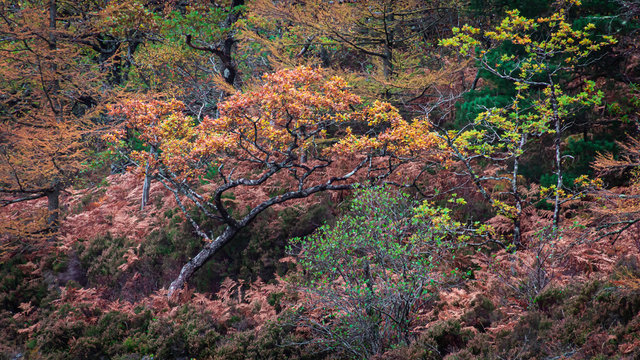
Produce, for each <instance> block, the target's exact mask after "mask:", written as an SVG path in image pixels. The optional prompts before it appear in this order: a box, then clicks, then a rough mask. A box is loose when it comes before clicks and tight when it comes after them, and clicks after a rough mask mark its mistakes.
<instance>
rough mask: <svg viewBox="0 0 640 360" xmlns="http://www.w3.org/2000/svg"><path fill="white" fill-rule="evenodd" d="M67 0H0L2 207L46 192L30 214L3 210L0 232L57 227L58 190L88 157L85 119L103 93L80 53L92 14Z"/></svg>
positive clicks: (96, 67) (21, 232)
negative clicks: (87, 16)
mask: <svg viewBox="0 0 640 360" xmlns="http://www.w3.org/2000/svg"><path fill="white" fill-rule="evenodd" d="M66 5H67V4H63V3H61V2H58V1H55V0H51V1H48V2H45V3H44V4H43V3H42V2H29V1H25V2H20V3H14V2H2V3H0V53H1V54H2V55H1V56H0V195H2V198H0V206H3V207H4V206H7V205H10V204H15V203H18V202H22V201H27V200H34V199H38V198H45V197H46V198H47V199H48V211H44V209H43V211H42V214H37V216H33V217H31V218H30V219H24V218H23V217H24V216H25V214H16V213H15V212H13V211H11V212H9V211H5V212H4V213H3V215H5V216H3V220H1V221H0V223H1V224H2V229H1V230H0V233H2V234H15V235H27V234H29V236H31V235H34V234H37V233H40V234H47V235H46V236H49V234H50V231H47V230H55V229H56V227H57V224H58V212H59V209H58V207H59V195H60V191H61V190H62V189H64V187H65V186H67V185H69V183H70V182H71V181H72V180H73V179H74V178H75V177H76V175H77V173H78V171H79V170H80V169H81V168H82V163H83V162H84V161H85V160H86V152H85V151H84V150H85V149H86V147H85V145H86V139H87V137H86V129H87V126H89V125H90V124H91V122H90V121H87V119H88V118H89V117H90V116H91V115H92V114H93V112H94V111H95V110H96V109H97V107H96V105H97V104H98V102H99V99H100V98H101V97H102V96H103V95H104V94H105V93H106V91H105V89H99V88H98V87H97V86H98V84H100V80H101V79H102V74H101V73H102V72H101V71H100V70H99V65H98V64H96V63H94V62H91V61H89V58H88V57H84V56H83V55H85V54H86V53H87V52H86V51H87V49H88V47H87V45H85V44H84V41H85V40H86V39H88V38H90V36H91V34H92V29H91V25H90V21H89V20H86V19H85V17H82V16H80V15H81V14H79V13H74V11H75V10H70V9H69V7H67V6H66ZM74 9H75V8H74ZM31 212H32V213H33V211H31ZM32 215H35V214H32ZM14 220H15V221H14ZM17 220H19V221H17Z"/></svg>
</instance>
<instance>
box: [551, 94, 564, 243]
mask: <svg viewBox="0 0 640 360" xmlns="http://www.w3.org/2000/svg"><path fill="white" fill-rule="evenodd" d="M551 107H552V110H553V123H554V127H555V132H556V133H555V136H554V138H553V147H554V150H555V165H556V175H557V176H558V181H557V183H556V193H555V199H554V204H553V234H554V236H555V235H556V234H557V232H558V225H559V224H560V190H561V189H562V154H561V153H560V146H561V143H562V123H561V119H560V115H559V112H558V107H559V105H558V99H557V98H556V91H555V87H554V85H553V84H552V85H551Z"/></svg>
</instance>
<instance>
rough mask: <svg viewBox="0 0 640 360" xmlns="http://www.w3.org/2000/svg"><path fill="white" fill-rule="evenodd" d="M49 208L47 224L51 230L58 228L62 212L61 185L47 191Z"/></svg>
mask: <svg viewBox="0 0 640 360" xmlns="http://www.w3.org/2000/svg"><path fill="white" fill-rule="evenodd" d="M47 210H49V215H48V216H47V226H48V227H49V229H50V230H52V231H55V230H57V229H58V218H59V213H60V187H59V186H58V185H56V186H54V187H53V189H51V191H49V192H48V193H47Z"/></svg>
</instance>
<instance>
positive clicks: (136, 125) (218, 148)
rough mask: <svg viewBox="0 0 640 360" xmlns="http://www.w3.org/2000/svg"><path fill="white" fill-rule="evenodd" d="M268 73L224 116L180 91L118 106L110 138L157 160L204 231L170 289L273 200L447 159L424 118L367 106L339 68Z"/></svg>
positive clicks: (162, 176) (160, 175)
mask: <svg viewBox="0 0 640 360" xmlns="http://www.w3.org/2000/svg"><path fill="white" fill-rule="evenodd" d="M263 80H264V82H263V84H262V85H260V86H258V87H256V88H254V89H252V90H249V91H246V92H244V93H237V94H235V95H233V96H231V97H229V98H227V100H226V101H224V102H223V103H221V104H220V105H219V108H220V116H219V117H217V118H211V117H204V118H203V119H202V120H201V121H200V122H196V120H195V119H194V118H192V117H190V116H186V115H185V112H184V109H185V108H184V105H183V104H182V103H181V102H178V101H175V100H169V101H157V100H156V101H148V102H144V101H131V102H128V103H125V104H123V105H121V106H119V107H117V108H115V109H114V111H113V113H114V114H116V115H121V116H123V117H124V119H125V121H124V122H123V123H122V128H121V129H120V130H119V131H117V132H114V133H113V134H112V135H111V136H110V138H109V140H110V141H111V142H112V143H113V144H114V145H116V147H119V148H120V150H121V151H122V152H123V153H124V154H125V155H127V156H129V157H130V158H131V159H132V160H133V161H134V162H135V163H137V165H138V167H145V166H146V164H149V165H150V166H149V167H148V168H147V169H148V170H147V173H151V174H153V176H154V178H155V179H157V180H158V181H160V182H162V183H163V184H164V185H165V186H166V187H167V188H168V189H169V190H170V191H171V192H173V194H174V196H175V199H176V201H177V203H178V204H179V206H180V208H181V209H182V211H183V213H184V215H185V217H186V218H187V219H188V221H189V222H190V223H191V225H192V226H193V228H194V230H195V232H196V233H197V234H198V235H199V236H201V237H202V238H203V239H204V240H205V241H206V243H205V245H204V246H203V247H202V249H201V250H200V252H199V253H198V254H197V255H196V256H194V257H193V258H192V259H191V260H189V261H188V262H187V263H186V264H185V265H184V266H183V267H182V270H181V271H180V274H179V275H178V277H177V278H176V279H175V280H174V281H173V282H172V283H171V285H170V287H169V293H170V294H172V293H174V292H175V291H176V290H178V289H180V288H182V287H183V285H184V284H185V282H186V281H187V280H188V279H189V277H190V276H191V275H192V274H193V273H194V272H195V271H196V270H197V269H198V268H199V267H201V266H202V265H203V264H204V263H205V262H206V261H207V260H208V259H209V258H210V257H211V256H212V255H213V254H214V253H216V251H218V250H219V249H220V248H221V247H222V246H224V245H225V244H227V243H228V242H230V241H232V239H233V238H234V236H235V235H236V234H237V233H238V232H239V231H240V230H241V229H242V228H244V227H246V226H247V225H248V224H249V223H250V222H251V221H252V220H253V219H255V218H256V216H258V215H259V214H260V213H261V212H263V211H265V210H266V209H268V208H270V207H273V206H278V205H280V204H283V203H286V202H290V201H292V200H294V199H301V198H306V197H309V196H312V195H313V194H316V193H319V192H322V191H335V190H347V189H351V188H352V187H353V185H354V184H355V183H357V182H358V181H364V180H369V181H372V182H379V181H384V180H385V179H388V178H389V177H391V176H392V175H394V173H400V174H402V171H401V170H402V168H403V165H406V164H408V163H410V162H416V161H420V162H421V161H426V160H432V161H440V162H442V161H445V159H446V154H445V153H444V152H443V151H441V150H439V145H440V142H439V140H438V138H437V137H436V136H435V134H434V133H432V132H431V131H429V125H428V123H427V122H426V120H422V121H414V122H412V123H408V122H407V121H405V120H404V119H402V117H401V116H400V115H399V113H398V111H397V109H395V108H394V107H393V106H391V105H389V104H387V103H384V102H378V101H376V102H374V103H373V104H372V105H369V106H362V104H361V103H362V101H361V99H360V98H359V97H358V96H356V95H354V94H353V93H351V91H350V90H349V89H348V88H347V84H346V82H345V81H344V80H343V79H341V78H338V77H331V78H329V79H324V74H323V73H322V72H320V71H317V70H314V69H312V68H308V67H298V68H295V69H290V70H281V71H278V72H276V73H273V74H267V75H265V76H264V78H263ZM356 107H357V108H356ZM353 122H360V123H364V124H368V125H369V126H370V127H371V131H370V132H368V133H367V134H364V135H360V134H355V133H353V132H352V131H351V129H350V128H349V127H348V125H349V124H350V123H353ZM127 134H129V135H130V136H138V137H139V138H140V140H142V141H143V142H144V143H145V144H147V145H148V146H149V148H154V149H156V151H157V153H156V154H157V156H153V157H151V156H149V154H148V152H147V151H138V152H135V151H130V149H127V148H126V142H125V141H123V139H125V138H126V136H127ZM403 175H408V174H403ZM201 182H204V183H207V184H205V185H202V184H201ZM231 194H232V195H233V196H232V197H235V199H236V201H244V203H246V204H248V206H247V209H246V211H242V210H238V209H233V207H232V206H231V205H230V204H229V202H228V201H226V200H225V198H228V197H229V196H230V195H231ZM186 201H189V202H190V203H191V204H192V205H193V206H195V208H196V209H198V211H200V212H201V214H202V215H204V218H206V219H207V220H208V221H210V222H211V221H213V222H215V223H216V224H219V225H222V231H221V232H219V233H214V229H210V228H207V227H206V226H205V225H204V223H201V222H199V221H197V220H196V218H195V217H192V216H191V215H190V213H189V211H188V208H187V205H188V204H187V203H186Z"/></svg>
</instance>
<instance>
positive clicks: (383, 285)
mask: <svg viewBox="0 0 640 360" xmlns="http://www.w3.org/2000/svg"><path fill="white" fill-rule="evenodd" d="M450 200H451V201H450V202H451V203H453V204H455V203H456V202H458V203H460V204H464V201H462V200H461V199H455V198H452V199H450ZM486 230H487V229H486V228H484V229H482V230H478V231H476V230H473V229H472V228H467V227H465V226H464V225H463V224H462V223H460V222H459V221H456V220H455V219H453V217H452V209H449V208H446V207H439V206H436V205H434V204H433V203H430V202H427V201H425V202H423V203H422V204H420V203H418V202H417V201H415V200H412V199H411V198H410V197H409V196H408V195H406V194H402V193H397V192H395V191H393V190H391V189H388V188H384V187H373V188H360V189H358V190H356V191H355V193H354V198H353V201H352V202H351V206H350V208H349V211H348V212H347V213H346V214H345V215H344V216H343V217H342V218H340V219H339V220H338V221H337V223H336V224H335V225H333V226H329V225H325V226H323V227H321V228H320V229H318V230H317V231H316V232H315V233H314V234H313V235H310V236H308V237H306V238H303V239H294V240H293V242H292V245H291V248H290V252H291V253H292V254H293V255H297V263H298V265H299V266H300V269H301V270H302V274H300V275H295V277H294V278H293V279H292V282H294V284H296V285H298V286H299V288H300V290H301V294H302V298H301V301H300V312H301V313H302V322H301V323H300V324H301V325H302V326H304V327H308V328H310V329H311V331H312V334H313V336H314V338H315V339H316V340H315V342H317V343H318V344H319V345H320V346H322V347H323V348H327V349H331V350H333V351H340V352H343V353H344V354H348V355H349V356H353V357H354V358H369V357H371V356H372V355H375V354H379V353H382V352H383V351H385V350H386V349H388V348H389V347H391V346H393V345H397V344H401V343H404V344H408V343H409V342H410V341H411V339H412V335H411V330H412V328H413V327H415V326H417V325H418V324H420V321H419V320H418V319H416V310H417V309H419V308H421V307H423V306H424V305H425V304H428V303H429V302H430V301H431V300H433V298H434V296H435V295H437V294H438V292H439V291H441V290H443V289H445V288H446V287H447V286H448V285H450V284H452V283H453V281H454V280H456V279H459V276H458V275H459V274H455V271H453V272H451V269H450V265H451V260H452V258H453V257H454V256H453V255H454V254H455V252H456V250H458V249H459V248H461V247H463V246H464V244H465V243H466V242H467V240H468V239H469V238H470V235H473V234H474V233H476V232H477V233H478V234H482V232H483V231H486ZM448 266H449V267H448ZM296 277H298V278H296Z"/></svg>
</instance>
